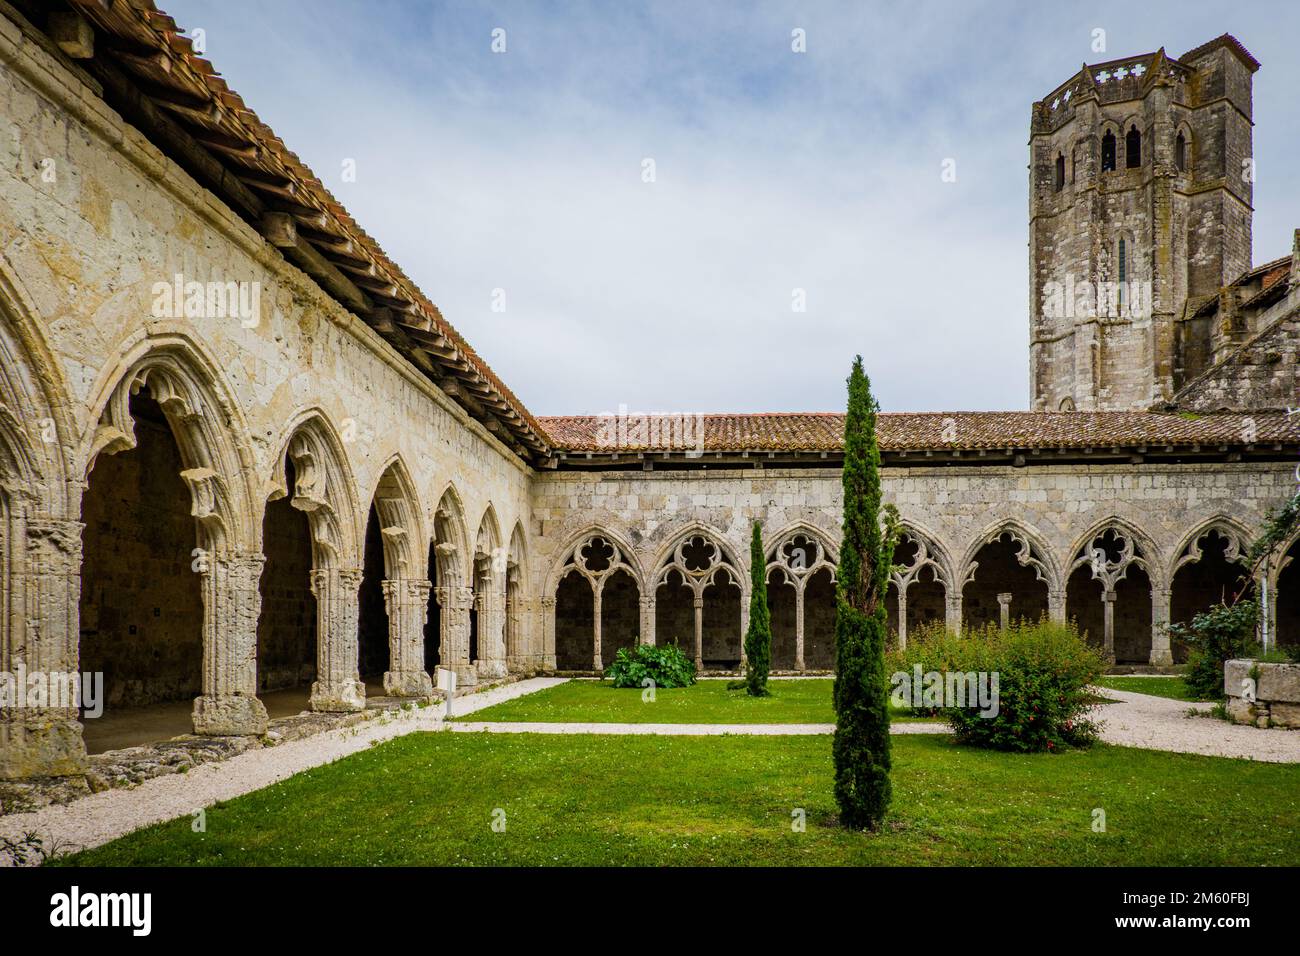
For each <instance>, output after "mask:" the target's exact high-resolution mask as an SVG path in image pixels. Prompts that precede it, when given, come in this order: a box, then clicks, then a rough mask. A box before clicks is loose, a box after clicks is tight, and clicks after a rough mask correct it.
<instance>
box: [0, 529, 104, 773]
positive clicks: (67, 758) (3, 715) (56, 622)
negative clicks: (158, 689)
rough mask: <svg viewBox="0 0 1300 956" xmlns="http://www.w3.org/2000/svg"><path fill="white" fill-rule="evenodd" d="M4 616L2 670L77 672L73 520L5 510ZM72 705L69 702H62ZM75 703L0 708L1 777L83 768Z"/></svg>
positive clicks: (77, 550)
mask: <svg viewBox="0 0 1300 956" xmlns="http://www.w3.org/2000/svg"><path fill="white" fill-rule="evenodd" d="M7 531H8V533H7V535H6V540H7V542H8V543H9V544H10V546H11V548H12V552H13V553H12V554H10V555H6V556H5V557H6V559H7V560H8V562H9V571H10V578H9V584H10V586H11V588H12V590H11V592H10V594H9V595H8V598H9V608H8V610H9V612H10V613H9V619H8V621H6V622H5V624H7V625H8V626H7V628H5V629H4V630H0V637H3V636H5V634H6V631H7V636H8V638H9V641H8V643H7V646H5V647H0V670H5V671H8V672H9V673H12V674H15V675H17V674H18V673H19V672H24V673H33V672H37V671H39V672H41V673H45V674H51V673H57V674H62V675H65V677H66V678H67V679H68V680H69V681H70V680H72V679H75V678H76V677H77V676H78V662H77V657H78V637H79V626H78V602H79V599H80V594H81V576H80V575H81V531H82V525H81V524H80V523H79V522H76V521H35V520H34V521H30V522H29V521H27V520H25V518H24V516H23V515H22V514H21V513H17V514H10V515H9V527H8V529H7ZM66 703H71V702H66ZM49 704H55V702H49ZM81 727H82V725H81V723H80V721H79V720H78V719H77V709H76V707H74V706H63V707H60V706H57V705H55V706H48V705H47V706H45V707H36V708H32V707H28V708H21V709H20V708H4V709H0V779H7V780H16V779H22V778H24V777H45V776H67V775H70V774H78V773H81V772H82V771H84V770H85V767H86V747H85V744H84V743H82V739H81Z"/></svg>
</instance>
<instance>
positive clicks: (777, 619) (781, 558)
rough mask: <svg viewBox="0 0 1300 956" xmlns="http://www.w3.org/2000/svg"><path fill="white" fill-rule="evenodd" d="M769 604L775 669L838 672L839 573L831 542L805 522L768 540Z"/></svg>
mask: <svg viewBox="0 0 1300 956" xmlns="http://www.w3.org/2000/svg"><path fill="white" fill-rule="evenodd" d="M766 550H767V554H766V562H767V564H766V573H767V585H768V591H767V599H768V607H769V609H770V611H771V616H772V667H773V668H774V669H777V670H796V671H804V670H807V669H809V668H811V669H814V670H824V669H828V668H832V667H834V666H835V572H836V565H837V563H838V555H837V554H836V552H835V549H834V546H833V545H832V544H831V543H830V540H829V537H828V536H827V535H825V534H824V533H823V532H822V531H820V530H819V529H817V528H814V527H812V526H811V525H808V524H806V523H803V522H797V523H795V524H793V525H790V526H788V527H786V528H785V529H784V530H783V531H781V532H780V533H779V534H777V535H775V536H774V537H772V538H770V539H769V544H768V546H767V549H766Z"/></svg>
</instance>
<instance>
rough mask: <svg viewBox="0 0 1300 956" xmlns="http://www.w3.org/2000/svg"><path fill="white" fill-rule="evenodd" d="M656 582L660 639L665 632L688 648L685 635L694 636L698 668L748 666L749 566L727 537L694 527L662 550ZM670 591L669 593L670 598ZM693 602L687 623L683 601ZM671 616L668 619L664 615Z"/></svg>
mask: <svg viewBox="0 0 1300 956" xmlns="http://www.w3.org/2000/svg"><path fill="white" fill-rule="evenodd" d="M652 567H654V568H655V571H654V575H653V578H652V579H651V583H652V584H653V587H654V595H655V610H654V616H655V627H656V631H655V640H656V643H658V641H659V634H660V632H665V634H666V633H667V631H669V630H672V629H673V628H672V627H667V626H665V625H667V624H668V623H669V621H671V623H672V625H674V626H675V629H676V631H678V632H679V633H674V634H672V635H671V636H672V637H673V638H674V639H676V640H677V641H678V642H679V643H682V644H685V641H684V639H683V637H682V633H680V632H686V629H687V626H688V624H689V627H690V633H693V651H694V657H695V665H696V667H697V668H703V667H704V666H705V662H706V661H708V662H709V663H711V664H713V665H714V666H721V667H732V666H734V665H736V664H738V663H741V662H742V661H743V657H744V650H743V642H742V635H743V633H744V624H745V601H746V598H747V597H748V587H747V584H746V581H747V576H746V574H745V569H746V564H745V563H744V562H742V561H740V560H739V558H738V557H737V555H736V552H735V550H734V549H733V548H731V546H730V545H729V544H728V543H727V541H726V538H725V536H723V535H722V534H720V533H718V532H717V531H716V530H714V529H712V528H710V527H708V526H707V525H704V524H702V523H700V522H692V523H691V524H690V525H688V526H687V527H686V528H685V529H684V530H682V531H680V532H678V534H677V535H676V536H675V537H674V538H673V539H672V540H671V541H670V542H669V544H668V545H667V546H665V547H664V548H663V549H661V550H660V552H659V554H658V556H657V557H656V558H655V562H654V564H653V565H652ZM665 592H666V593H665ZM687 597H689V600H690V601H691V604H692V605H693V608H694V611H693V614H692V615H691V619H690V620H689V622H688V620H687V617H686V615H685V613H684V608H683V606H682V602H683V600H684V599H685V598H687ZM665 611H666V612H668V613H669V614H671V615H672V617H671V618H666V617H664V616H663V613H664V612H665Z"/></svg>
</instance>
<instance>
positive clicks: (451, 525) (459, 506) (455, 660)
mask: <svg viewBox="0 0 1300 956" xmlns="http://www.w3.org/2000/svg"><path fill="white" fill-rule="evenodd" d="M429 527H430V528H431V530H432V532H433V534H432V538H431V541H432V545H431V549H430V552H431V554H430V561H429V564H430V567H429V574H430V576H431V577H432V578H433V582H434V587H433V599H434V603H436V605H437V607H436V608H434V607H433V606H432V605H431V606H430V611H429V619H430V620H431V621H433V622H434V623H435V625H436V630H437V636H436V641H437V643H436V647H437V654H436V658H437V663H438V666H440V667H443V668H446V669H448V670H452V671H455V673H456V679H457V681H458V682H459V683H461V684H465V685H473V684H476V683H478V668H477V667H476V666H475V665H474V664H473V663H472V662H471V658H470V626H471V620H470V615H471V613H474V589H473V587H472V582H473V580H474V577H473V574H472V573H471V561H472V559H473V554H472V553H471V551H472V549H471V547H470V543H469V532H468V530H466V524H465V506H464V504H463V503H462V499H461V496H460V492H459V491H457V489H456V486H455V484H454V483H452V482H448V484H447V485H446V487H444V488H443V491H442V494H441V495H439V496H438V504H437V505H436V506H435V507H434V510H433V518H432V520H431V521H430V522H429ZM475 623H476V622H475ZM433 638H434V635H433V633H431V632H430V631H426V635H425V640H426V642H427V641H430V640H433ZM426 647H428V644H426ZM434 656H435V655H432V654H426V655H425V660H426V662H430V663H431V662H432V660H431V659H432V658H433V657H434Z"/></svg>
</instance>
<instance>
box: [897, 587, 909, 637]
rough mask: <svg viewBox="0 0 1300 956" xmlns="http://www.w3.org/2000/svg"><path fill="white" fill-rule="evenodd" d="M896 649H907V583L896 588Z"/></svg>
mask: <svg viewBox="0 0 1300 956" xmlns="http://www.w3.org/2000/svg"><path fill="white" fill-rule="evenodd" d="M897 590H898V649H899V650H900V651H901V650H906V649H907V585H906V584H903V585H899V586H898V588H897Z"/></svg>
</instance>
